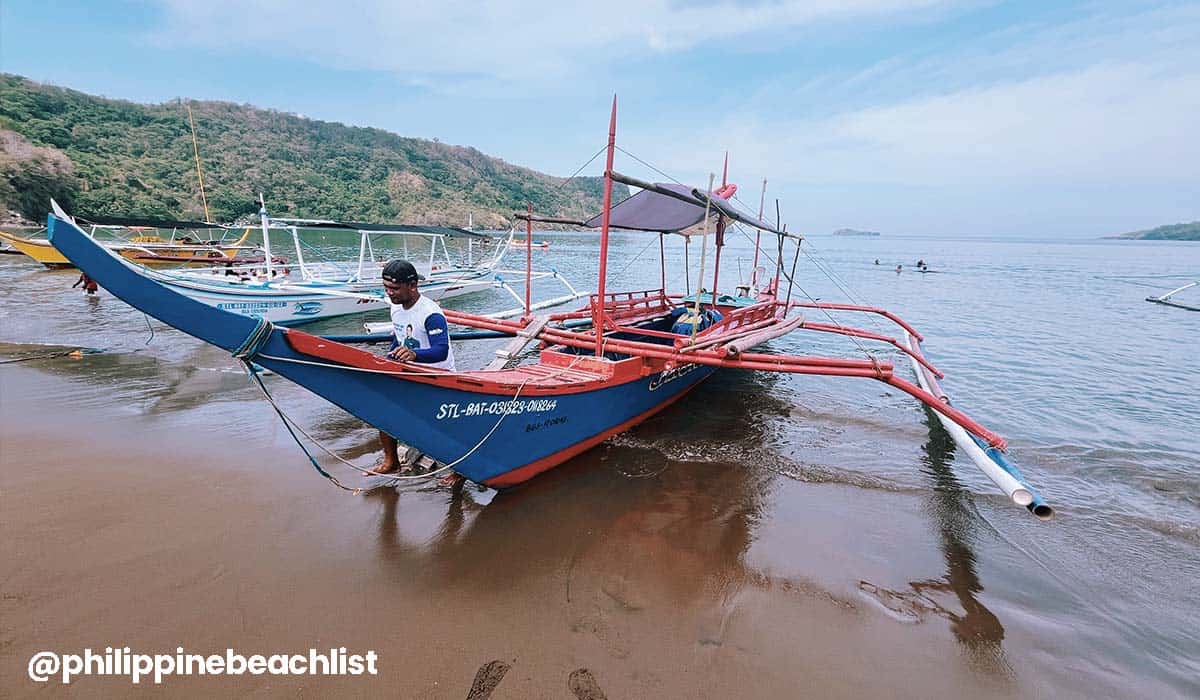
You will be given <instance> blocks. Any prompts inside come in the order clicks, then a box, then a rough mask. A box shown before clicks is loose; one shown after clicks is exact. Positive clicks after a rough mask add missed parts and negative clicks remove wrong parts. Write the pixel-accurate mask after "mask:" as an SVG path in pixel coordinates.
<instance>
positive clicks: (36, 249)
mask: <svg viewBox="0 0 1200 700" xmlns="http://www.w3.org/2000/svg"><path fill="white" fill-rule="evenodd" d="M0 240H2V241H5V242H6V243H8V244H9V245H11V246H12V247H13V248H16V249H17V250H19V251H21V252H22V253H24V254H25V255H28V256H29V257H31V258H33V259H34V260H36V261H38V262H40V263H41V264H43V265H45V266H46V267H74V265H72V264H71V261H69V260H67V257H66V256H65V255H63V254H62V253H60V252H58V249H57V248H55V247H54V246H52V245H50V241H44V240H41V239H37V238H22V237H21V236H17V235H14V234H11V233H7V232H5V231H0Z"/></svg>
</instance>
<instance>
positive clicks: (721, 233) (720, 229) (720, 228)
mask: <svg viewBox="0 0 1200 700" xmlns="http://www.w3.org/2000/svg"><path fill="white" fill-rule="evenodd" d="M727 184H729V151H725V168H724V170H722V171H721V189H725V185H727ZM708 194H709V196H712V193H711V192H709V193H708ZM724 245H725V217H724V216H721V215H720V214H717V262H716V264H714V265H713V288H712V303H711V304H709V307H710V308H713V309H715V308H717V279H718V277H719V276H720V274H721V248H722V247H724Z"/></svg>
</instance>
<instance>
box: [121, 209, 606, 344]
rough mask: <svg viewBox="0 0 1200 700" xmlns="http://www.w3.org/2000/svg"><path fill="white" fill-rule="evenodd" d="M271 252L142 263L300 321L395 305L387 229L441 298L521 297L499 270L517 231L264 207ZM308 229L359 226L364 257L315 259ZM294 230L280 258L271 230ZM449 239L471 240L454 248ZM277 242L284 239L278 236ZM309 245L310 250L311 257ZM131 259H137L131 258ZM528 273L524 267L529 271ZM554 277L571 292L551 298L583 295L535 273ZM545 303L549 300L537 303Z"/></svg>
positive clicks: (210, 297)
mask: <svg viewBox="0 0 1200 700" xmlns="http://www.w3.org/2000/svg"><path fill="white" fill-rule="evenodd" d="M260 219H261V230H262V235H263V243H262V246H261V248H262V250H263V251H264V252H265V257H264V259H263V260H262V261H261V262H258V263H255V264H252V265H234V264H228V263H225V264H221V265H217V266H213V267H208V268H200V269H178V270H153V269H150V268H147V267H144V266H140V265H137V266H135V267H137V268H138V270H139V272H141V274H143V275H144V276H146V277H149V278H150V279H153V280H154V281H155V282H158V283H160V284H162V285H164V286H166V287H168V288H170V289H172V290H173V291H176V292H178V293H180V294H182V295H184V296H186V297H189V298H191V299H195V300H196V301H199V302H202V303H204V304H207V305H209V306H213V307H216V308H218V309H222V310H225V311H231V312H234V313H239V314H242V315H245V316H254V317H258V318H264V319H266V320H268V321H271V322H272V323H275V324H279V325H296V324H301V323H309V322H312V321H317V320H321V319H327V318H335V317H338V316H348V315H352V314H360V313H366V312H369V311H375V310H383V309H387V308H388V301H387V297H386V296H385V295H384V292H383V283H382V279H381V277H380V275H381V273H382V270H383V266H384V265H385V264H386V263H387V256H386V255H384V256H381V255H379V252H378V251H377V250H376V243H377V242H378V239H379V238H380V237H388V238H389V239H391V243H393V245H392V246H390V251H389V252H390V253H392V254H393V255H394V256H396V257H403V258H405V259H407V260H409V261H410V262H412V263H413V265H414V266H415V267H416V268H417V272H418V274H419V275H420V276H421V282H420V289H421V293H422V294H424V295H426V296H428V297H430V298H431V299H433V300H435V301H443V300H446V299H453V298H456V297H460V296H464V295H467V294H472V293H475V292H481V291H485V290H488V289H493V288H497V287H502V288H506V289H507V291H508V292H509V293H510V294H512V296H514V297H516V298H517V299H518V300H520V297H519V296H518V295H517V294H516V293H515V292H514V291H513V290H512V289H511V288H509V287H508V285H507V284H506V283H505V282H504V281H503V279H502V278H501V277H500V275H499V273H500V272H502V271H501V270H499V269H498V268H499V265H500V262H501V260H503V258H504V254H505V252H507V249H508V242H509V241H510V240H511V239H512V233H511V232H510V233H509V235H508V236H507V237H504V238H495V237H492V236H489V235H487V234H483V233H478V232H474V231H467V230H465V229H460V228H453V227H442V226H409V225H397V224H361V223H352V222H336V221H326V220H302V219H281V220H272V219H270V217H269V216H268V215H267V213H266V209H265V207H264V209H263V210H262V211H261V212H260ZM301 230H305V231H308V230H327V231H328V230H332V231H344V232H349V231H353V232H356V233H357V234H358V237H359V252H358V257H357V258H356V259H353V260H349V261H337V260H322V261H317V262H314V261H312V260H311V257H312V255H311V253H315V252H317V250H316V249H315V248H313V247H312V246H309V245H307V244H305V243H304V242H303V241H302V240H301V237H300V232H301ZM273 231H274V232H275V233H276V235H278V234H280V233H282V234H285V235H287V236H288V237H289V238H290V242H291V247H292V253H291V254H292V255H293V256H294V257H293V258H292V259H291V261H290V262H286V263H284V262H279V259H278V258H276V257H274V255H273V253H272V244H271V238H272V232H273ZM448 240H458V241H463V242H465V244H466V245H465V246H456V248H461V250H460V251H459V254H458V255H457V256H454V255H452V254H451V252H450V248H449V247H448V246H447V245H446V242H447V241H448ZM276 247H278V242H276ZM306 248H307V249H308V250H309V251H310V255H309V256H308V257H306V253H305V250H306ZM131 264H132V263H131ZM522 274H524V271H522ZM544 277H554V278H556V279H558V280H560V281H561V282H562V283H563V284H564V285H565V286H566V287H567V289H568V290H569V294H567V295H565V296H563V297H559V298H557V299H555V300H552V301H553V302H554V303H555V305H557V304H559V303H566V302H568V301H573V300H575V299H578V298H579V297H580V296H583V295H582V294H580V293H578V292H577V291H576V290H575V289H574V287H572V286H571V285H570V283H569V282H567V281H566V280H565V279H563V278H562V277H560V276H558V274H557V273H556V272H549V273H545V272H538V273H533V274H532V278H533V279H540V278H544ZM538 308H545V307H544V306H542V305H540V304H539V305H538Z"/></svg>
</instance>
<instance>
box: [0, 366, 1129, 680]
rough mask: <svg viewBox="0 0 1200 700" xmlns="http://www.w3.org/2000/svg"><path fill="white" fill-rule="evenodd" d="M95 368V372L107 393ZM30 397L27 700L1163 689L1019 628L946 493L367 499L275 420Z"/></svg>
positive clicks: (611, 477)
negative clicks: (316, 465)
mask: <svg viewBox="0 0 1200 700" xmlns="http://www.w3.org/2000/svg"><path fill="white" fill-rule="evenodd" d="M88 361H89V360H88V359H87V358H85V359H83V360H79V361H78V362H77V364H76V365H72V366H70V368H69V370H68V372H69V373H71V374H73V375H79V376H82V377H87V376H88V369H87V367H88V366H87V365H86V363H87V362H88ZM46 362H47V363H51V362H56V363H60V366H61V365H62V364H64V363H68V362H70V360H66V359H57V360H48V361H46ZM97 362H100V361H99V360H97ZM48 366H49V365H47V367H48ZM97 366H99V365H97ZM218 381H219V382H224V381H226V380H225V379H220V380H218ZM228 381H232V382H241V383H242V384H243V385H244V379H241V378H239V377H237V376H236V375H234V376H233V377H232V378H231V379H229V380H228ZM81 387H82V388H81ZM87 387H91V388H90V389H89V388H87ZM0 392H2V393H0V398H2V400H0V409H2V412H0V421H2V423H0V445H2V446H3V447H2V448H0V460H2V469H0V479H2V481H0V498H2V507H0V530H2V532H3V537H2V538H0V561H3V562H4V566H3V569H4V571H3V601H2V606H0V613H2V617H3V626H2V627H3V629H2V632H0V634H2V637H0V695H4V696H5V697H25V696H29V697H35V696H37V697H40V696H44V695H46V694H47V693H52V694H54V695H60V694H61V695H66V696H68V697H101V696H129V695H131V694H133V695H137V694H140V692H141V691H140V690H139V691H138V692H134V689H133V688H132V686H131V684H130V682H129V680H128V679H126V678H122V677H80V678H77V679H76V680H74V681H73V682H72V683H71V684H70V685H69V686H62V685H61V684H59V683H58V682H57V681H56V680H53V679H52V680H50V681H49V682H47V683H45V684H37V683H34V682H32V681H30V680H29V679H28V678H27V677H26V662H27V661H28V660H29V658H30V657H31V656H32V655H33V654H34V653H35V652H38V651H42V650H53V651H57V652H62V653H82V650H83V649H84V648H87V647H90V648H92V649H93V650H103V649H104V647H118V646H127V647H130V648H131V649H132V650H133V651H134V652H142V653H152V654H153V653H168V654H171V653H174V652H175V650H176V648H177V647H180V646H182V647H183V648H184V649H185V650H186V651H188V652H193V653H204V654H210V653H218V654H222V653H224V651H225V649H226V648H233V649H234V650H235V651H237V652H238V653H241V654H243V655H249V654H255V653H261V654H272V653H301V654H307V653H308V649H310V648H316V649H318V650H327V649H328V648H330V647H346V648H347V649H348V651H349V652H350V653H365V652H366V651H367V650H374V651H375V652H376V653H377V654H378V664H377V666H378V675H376V676H358V677H354V676H348V677H322V676H317V677H312V676H268V675H264V676H240V677H196V676H193V677H170V678H167V679H166V680H165V681H164V683H163V686H162V690H164V691H166V692H169V693H170V694H171V695H174V696H187V697H191V696H200V697H211V696H215V695H225V694H232V693H237V694H239V695H253V696H259V697H314V696H328V695H339V696H343V695H344V696H350V697H356V696H361V697H368V696H371V697H374V696H378V695H381V694H387V695H393V696H399V697H405V698H465V697H468V695H469V694H470V693H471V692H472V683H473V681H475V680H476V676H477V673H478V674H480V681H484V680H485V677H486V676H488V673H489V672H490V673H491V681H493V684H492V685H494V689H493V690H492V692H491V693H490V695H489V693H488V692H487V689H488V687H491V686H489V685H488V684H487V683H485V682H481V683H480V684H479V687H478V688H477V689H476V693H475V694H474V695H473V697H475V698H484V697H489V696H490V697H492V698H496V699H500V698H567V699H570V698H577V697H578V698H585V697H590V698H595V697H608V698H612V699H615V698H734V697H737V698H799V697H835V698H836V697H913V698H916V697H938V696H941V697H961V696H967V695H969V696H971V697H972V698H992V697H1045V696H1051V695H1052V696H1057V697H1071V696H1078V697H1086V696H1089V695H1090V696H1097V695H1100V696H1102V695H1106V694H1109V693H1112V692H1114V690H1113V689H1114V688H1118V689H1119V688H1121V684H1122V683H1126V682H1127V683H1130V684H1136V679H1126V680H1124V681H1123V680H1122V679H1121V678H1120V675H1119V674H1114V676H1113V677H1105V676H1104V675H1102V674H1098V673H1097V672H1095V671H1094V670H1093V669H1087V670H1086V671H1084V672H1077V671H1076V670H1074V669H1072V668H1071V666H1072V663H1073V661H1072V659H1078V658H1079V657H1078V655H1073V654H1072V653H1069V652H1068V653H1065V654H1062V655H1060V652H1059V650H1058V649H1056V648H1055V644H1056V643H1057V642H1055V641H1054V638H1053V635H1050V638H1051V641H1047V637H1046V636H1044V635H1043V634H1041V632H1042V631H1044V628H1045V627H1047V626H1052V625H1046V624H1043V623H1042V622H1039V621H1038V620H1037V619H1035V618H1036V615H1033V614H1031V613H1030V612H1029V611H1028V610H1024V609H1022V607H1021V603H1020V601H1019V600H1018V599H1017V598H1015V597H1013V596H1007V595H1000V596H996V597H994V598H989V596H988V595H987V594H986V593H984V592H983V586H982V584H981V583H980V578H979V576H980V574H979V572H978V571H977V569H980V568H984V567H983V565H981V564H977V563H976V554H975V553H974V552H973V551H972V550H971V543H970V538H966V537H961V536H960V534H956V533H957V531H956V530H954V528H953V527H943V525H945V522H946V521H944V520H939V519H938V518H937V517H932V518H931V517H930V516H929V512H930V509H929V507H928V505H929V499H930V495H929V494H928V493H912V492H888V491H886V490H878V489H874V490H873V489H863V488H856V487H853V486H848V485H845V484H834V483H829V484H822V483H812V482H811V481H809V482H805V481H796V480H789V479H783V478H780V477H779V476H778V475H776V474H774V473H772V472H770V471H766V470H756V469H753V468H747V467H746V465H738V464H731V463H727V462H719V461H715V462H714V461H707V462H706V461H687V460H674V461H673V460H666V459H664V458H663V457H662V455H661V454H660V453H657V452H655V451H654V450H649V449H646V448H642V447H638V446H636V445H634V446H630V445H622V444H617V445H606V446H602V447H601V448H598V449H596V450H592V451H590V452H588V453H586V454H585V455H583V456H582V457H580V458H578V459H576V460H573V461H572V462H571V463H569V464H567V465H565V466H564V467H562V468H560V469H558V470H555V472H553V473H551V474H549V475H547V476H545V477H543V478H539V479H537V480H535V481H534V482H533V483H531V484H529V485H528V486H527V487H525V488H522V489H520V490H518V491H515V492H512V493H508V494H502V495H501V496H499V497H497V498H496V499H495V500H494V501H493V502H492V503H491V504H490V505H487V506H486V507H484V506H480V505H478V504H477V503H476V502H475V501H474V500H473V499H472V498H470V497H469V496H463V495H462V494H456V493H454V492H453V491H451V490H449V489H445V488H435V487H432V486H425V487H421V488H415V489H414V488H408V489H405V490H404V491H403V492H402V493H397V492H396V491H395V490H384V491H377V492H373V493H370V494H366V495H350V494H347V493H344V492H341V491H338V490H336V489H334V488H331V487H330V486H329V484H328V483H327V482H326V481H325V480H323V479H321V478H320V477H319V476H318V475H317V474H316V473H315V472H314V471H313V470H312V469H311V468H309V467H308V466H307V464H306V462H305V459H304V457H303V455H302V454H301V453H300V452H299V451H298V450H297V449H296V448H295V446H294V445H292V444H290V443H289V442H287V441H286V440H284V438H283V437H281V434H280V431H279V428H278V425H277V423H276V419H275V418H274V416H273V414H272V413H271V412H270V410H269V408H268V407H267V406H266V404H265V403H264V402H262V401H256V400H244V401H243V400H229V401H225V402H222V403H220V404H219V405H218V406H216V407H211V406H210V407H207V408H196V409H187V410H185V409H179V410H172V411H143V410H128V409H123V408H122V407H120V406H113V407H111V409H110V410H98V409H97V406H98V405H101V404H103V400H104V395H105V393H106V392H105V389H104V388H103V384H94V385H93V384H87V383H86V381H85V383H83V384H81V383H80V382H79V381H78V380H76V379H72V378H68V377H66V376H64V375H63V374H61V373H59V372H58V371H57V370H55V371H46V369H45V367H43V368H41V369H39V368H38V367H37V366H36V365H35V364H34V363H28V364H23V365H11V366H8V367H5V368H3V369H2V370H0ZM80 395H89V396H90V398H89V399H86V400H82V401H80V402H73V401H70V400H65V399H64V397H72V396H80ZM676 415H677V416H678V415H681V414H676ZM666 420H668V421H670V420H673V418H672V417H670V416H668V417H667V418H666ZM352 423H353V422H352ZM358 429H360V430H361V426H359V428H358ZM648 429H653V428H648ZM256 432H257V433H259V434H261V439H246V436H247V434H251V435H253V434H255V433H256ZM363 435H369V431H364V432H363ZM370 449H371V445H370V443H369V441H367V440H366V439H365V438H364V440H363V444H362V450H363V451H367V450H370ZM633 477H640V478H633ZM944 505H945V504H944ZM948 506H949V509H950V511H949V512H950V513H951V518H952V517H953V511H954V508H955V507H956V506H955V505H954V503H953V501H951V502H949V504H948ZM985 546H986V547H989V548H991V549H996V548H997V545H996V544H994V543H991V544H986V545H985ZM989 551H990V550H989ZM1005 556H1008V555H1006V554H1004V553H1003V552H1002V551H999V550H997V553H996V554H995V557H993V558H994V559H996V560H1001V561H1002V560H1003V557H1005ZM994 566H998V567H999V566H1000V565H994ZM998 576H1000V578H1001V580H1007V579H1005V578H1004V575H999V574H998ZM1001 619H1003V620H1005V623H1004V624H1002V623H1001ZM1069 638H1070V633H1069V632H1064V633H1062V634H1061V635H1060V636H1059V637H1058V638H1057V639H1069ZM493 662H499V663H493ZM489 664H491V665H490V666H489ZM497 679H498V682H495V681H497ZM148 682H149V681H146V680H143V681H142V685H145V684H147V683H148ZM1114 684H1115V685H1114ZM1131 687H1133V686H1132V685H1131V686H1129V687H1127V689H1129V688H1131ZM1136 687H1141V688H1145V687H1146V686H1145V685H1140V686H1136ZM1116 692H1119V690H1118V691H1116Z"/></svg>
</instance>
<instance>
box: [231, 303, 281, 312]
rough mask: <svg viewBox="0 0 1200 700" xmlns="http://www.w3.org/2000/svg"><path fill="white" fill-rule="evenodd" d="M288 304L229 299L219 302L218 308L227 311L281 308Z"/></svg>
mask: <svg viewBox="0 0 1200 700" xmlns="http://www.w3.org/2000/svg"><path fill="white" fill-rule="evenodd" d="M285 306H287V302H286V301H228V302H221V303H220V304H217V308H218V309H224V310H226V311H257V310H259V309H280V308H283V307H285Z"/></svg>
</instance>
